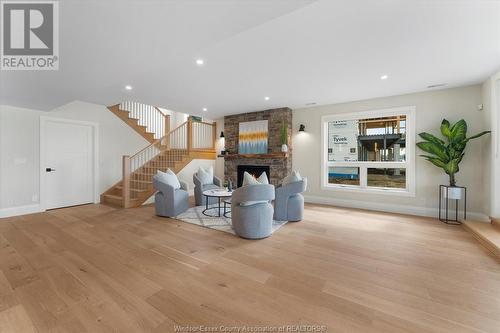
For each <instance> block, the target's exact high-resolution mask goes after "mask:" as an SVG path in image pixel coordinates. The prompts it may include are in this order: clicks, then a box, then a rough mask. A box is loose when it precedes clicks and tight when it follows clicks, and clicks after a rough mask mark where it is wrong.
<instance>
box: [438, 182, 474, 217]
mask: <svg viewBox="0 0 500 333" xmlns="http://www.w3.org/2000/svg"><path fill="white" fill-rule="evenodd" d="M451 187H452V186H448V185H439V220H440V221H441V222H444V223H446V224H453V225H460V224H462V222H461V221H459V220H458V201H460V199H451V200H455V219H454V220H450V219H448V201H449V200H450V199H448V189H449V188H451ZM453 187H456V188H461V189H463V190H464V220H466V219H467V187H465V186H453ZM443 188H445V189H446V196H445V198H444V199H445V200H446V204H445V209H446V214H445V218H444V219H443V218H442V217H441V210H442V207H441V203H442V201H443V199H442V197H443Z"/></svg>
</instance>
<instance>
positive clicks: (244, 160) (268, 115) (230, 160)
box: [224, 108, 293, 186]
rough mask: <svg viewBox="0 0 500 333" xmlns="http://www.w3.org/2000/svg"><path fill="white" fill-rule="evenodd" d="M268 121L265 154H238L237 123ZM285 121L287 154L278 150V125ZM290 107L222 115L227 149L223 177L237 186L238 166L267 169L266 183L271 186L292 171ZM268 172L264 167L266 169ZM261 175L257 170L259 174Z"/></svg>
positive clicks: (238, 181) (279, 144)
mask: <svg viewBox="0 0 500 333" xmlns="http://www.w3.org/2000/svg"><path fill="white" fill-rule="evenodd" d="M255 120H268V152H267V154H255V155H242V154H238V130H239V123H240V122H247V121H255ZM283 121H285V124H286V126H287V127H288V153H282V152H281V142H280V128H281V124H282V122H283ZM291 134H292V110H291V109H289V108H279V109H270V110H265V111H258V112H250V113H244V114H237V115H231V116H226V117H224V136H225V147H226V151H227V152H228V153H227V155H226V156H225V158H224V176H225V178H226V179H231V181H233V183H234V184H236V185H238V186H240V185H241V183H240V178H239V177H238V167H240V169H243V168H248V167H265V168H269V171H268V172H267V175H268V179H269V182H270V183H271V184H274V185H278V184H280V183H281V181H282V179H283V178H284V177H285V176H287V175H288V174H290V172H291V171H292V153H293V147H292V145H291V140H290V137H291ZM266 171H267V170H266ZM259 175H260V173H259Z"/></svg>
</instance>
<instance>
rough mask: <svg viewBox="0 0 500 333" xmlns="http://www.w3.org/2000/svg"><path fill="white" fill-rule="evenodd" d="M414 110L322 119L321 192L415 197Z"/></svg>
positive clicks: (346, 115)
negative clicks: (332, 191)
mask: <svg viewBox="0 0 500 333" xmlns="http://www.w3.org/2000/svg"><path fill="white" fill-rule="evenodd" d="M414 112H415V108H414V107H402V108H393V109H387V110H376V111H368V112H360V113H353V114H337V115H331V116H324V117H323V118H322V135H323V163H322V174H323V175H322V179H323V188H326V189H342V190H354V191H375V192H377V191H378V192H386V193H394V194H402V195H405V194H406V195H413V194H414V156H413V153H414V147H415V134H414V132H415V131H414V128H415V120H414Z"/></svg>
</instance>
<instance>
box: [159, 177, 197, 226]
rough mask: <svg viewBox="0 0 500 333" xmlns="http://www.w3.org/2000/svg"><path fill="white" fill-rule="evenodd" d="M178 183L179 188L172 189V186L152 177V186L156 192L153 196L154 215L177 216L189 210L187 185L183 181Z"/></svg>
mask: <svg viewBox="0 0 500 333" xmlns="http://www.w3.org/2000/svg"><path fill="white" fill-rule="evenodd" d="M179 183H180V184H181V188H179V189H174V187H173V186H171V185H169V184H166V183H164V182H162V181H160V180H159V179H158V177H157V176H154V177H153V186H154V188H155V189H156V190H157V191H158V192H157V193H156V194H155V210H156V215H158V216H166V217H172V216H177V215H179V214H181V213H183V212H185V211H186V210H187V209H188V208H189V194H188V185H187V183H186V182H183V181H179Z"/></svg>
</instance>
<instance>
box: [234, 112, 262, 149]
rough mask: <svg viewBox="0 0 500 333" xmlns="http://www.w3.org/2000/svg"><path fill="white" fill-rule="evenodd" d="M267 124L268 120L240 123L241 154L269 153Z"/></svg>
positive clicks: (239, 147) (239, 146)
mask: <svg viewBox="0 0 500 333" xmlns="http://www.w3.org/2000/svg"><path fill="white" fill-rule="evenodd" d="M267 124H268V123H267V120H257V121H247V122H244V123H240V124H239V134H238V140H239V145H238V153H239V154H267V138H268V127H267Z"/></svg>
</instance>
